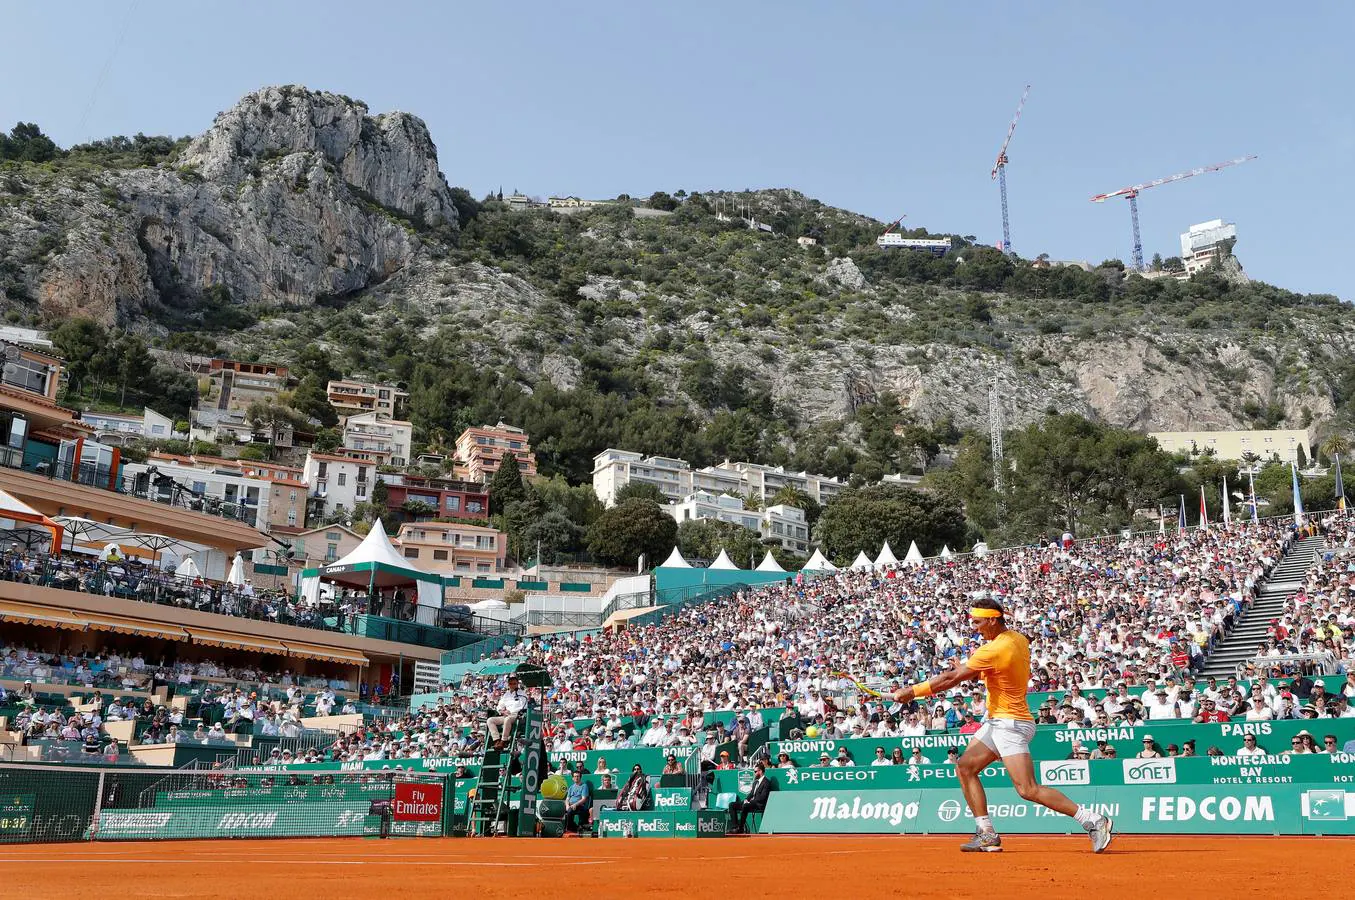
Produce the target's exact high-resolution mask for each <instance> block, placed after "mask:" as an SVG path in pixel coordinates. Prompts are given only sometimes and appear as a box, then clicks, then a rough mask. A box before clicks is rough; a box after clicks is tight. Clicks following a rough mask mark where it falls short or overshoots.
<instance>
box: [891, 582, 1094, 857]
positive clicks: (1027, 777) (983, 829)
mask: <svg viewBox="0 0 1355 900" xmlns="http://www.w3.org/2000/svg"><path fill="white" fill-rule="evenodd" d="M969 616H970V621H971V624H972V625H973V627H974V628H975V629H976V630H977V631H978V632H979V634H981V635H983V638H984V640H985V641H987V643H985V644H984V645H983V646H982V647H980V648H979V649H977V650H975V651H974V653H973V655H972V656H970V657H969V659H967V660H965V661H964V663H957V664H955V665H954V668H952V669H951V670H950V671H949V672H945V673H943V674H941V675H937V676H936V677H935V678H930V679H928V680H927V681H923V682H919V683H918V684H915V685H913V686H911V687H905V688H899V689H898V690H897V691H895V692H894V699H895V700H897V701H899V702H900V703H909V702H911V701H913V700H914V699H916V698H920V697H930V696H931V695H932V694H934V693H939V692H941V691H947V690H950V689H951V688H953V687H955V686H956V685H957V684H959V683H960V682H962V681H973V680H975V679H978V678H982V679H983V683H984V685H985V687H987V689H988V715H987V717H986V718H985V719H984V722H983V725H982V727H980V728H979V730H978V731H976V732H975V733H974V735H973V737H972V739H971V740H970V742H969V747H968V748H966V749H965V752H964V755H963V756H961V757H960V761H959V762H958V763H957V764H956V766H955V774H956V775H958V776H959V778H960V787H961V789H963V791H964V797H965V801H966V802H967V803H968V804H969V809H970V811H971V812H972V813H973V815H974V824H975V826H976V829H977V830H976V832H975V834H974V837H973V838H972V839H971V840H970V841H969V842H968V843H966V844H964V845H962V846H961V847H960V849H961V850H963V851H964V852H966V853H996V852H999V851H1001V850H1002V838H1001V837H1000V836H999V835H998V833H997V832H996V831H994V830H993V820H992V819H991V818H989V816H988V797H987V795H986V794H984V792H983V784H982V783H981V782H980V781H979V773H980V772H982V771H983V770H984V769H985V768H987V767H988V766H989V765H991V764H992V763H993V762H994V761H995V760H997V759H999V758H1000V759H1001V760H1002V764H1003V765H1004V766H1006V767H1007V774H1008V775H1009V776H1011V780H1012V785H1013V786H1014V787H1015V788H1016V792H1017V793H1018V794H1020V795H1021V797H1022V799H1025V800H1029V801H1031V802H1032V803H1038V804H1040V805H1041V806H1047V807H1048V808H1050V809H1052V810H1054V811H1056V812H1061V813H1063V814H1064V815H1066V816H1072V817H1073V818H1074V819H1076V820H1077V822H1078V824H1079V825H1081V826H1082V827H1083V829H1084V830H1085V831H1086V832H1087V834H1089V835H1090V836H1091V839H1092V852H1093V853H1100V852H1101V851H1102V850H1105V849H1106V847H1108V846H1110V841H1111V838H1112V837H1114V831H1113V830H1112V829H1113V823H1112V822H1111V820H1110V819H1109V818H1107V817H1106V816H1103V815H1101V814H1100V813H1097V812H1093V811H1092V810H1090V809H1088V808H1087V807H1085V806H1079V805H1077V804H1076V803H1074V802H1073V801H1072V800H1069V799H1068V798H1067V797H1066V796H1065V795H1064V794H1063V793H1062V792H1060V791H1057V790H1055V789H1054V788H1051V787H1046V786H1044V785H1042V784H1040V783H1039V782H1038V781H1036V780H1035V765H1034V763H1032V762H1031V759H1030V739H1031V738H1032V737H1034V736H1035V718H1034V717H1033V716H1032V715H1031V714H1030V704H1029V703H1027V702H1026V688H1027V686H1028V685H1029V684H1030V641H1028V640H1026V637H1025V635H1023V634H1021V633H1020V632H1019V631H1012V630H1011V629H1010V628H1008V627H1007V620H1006V618H1005V616H1004V615H1003V613H1002V604H1000V603H998V602H997V601H996V600H992V599H989V598H983V599H979V600H975V601H974V603H973V608H971V609H970V610H969Z"/></svg>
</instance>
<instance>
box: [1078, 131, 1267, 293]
mask: <svg viewBox="0 0 1355 900" xmlns="http://www.w3.org/2000/svg"><path fill="white" fill-rule="evenodd" d="M1251 159H1256V157H1255V156H1239V157H1238V158H1237V159H1230V160H1228V161H1227V162H1221V163H1215V164H1214V165H1212V166H1201V167H1200V168H1198V169H1191V170H1190V171H1189V172H1178V173H1176V174H1175V175H1168V176H1167V177H1166V178H1158V179H1157V180H1155V181H1145V182H1144V183H1143V184H1136V185H1133V186H1131V187H1126V188H1120V189H1119V190H1118V191H1111V192H1110V193H1108V194H1097V195H1096V196H1095V197H1092V198H1091V199H1092V202H1093V203H1104V202H1105V201H1107V200H1109V199H1110V198H1112V197H1125V198H1127V199H1128V200H1129V218H1130V219H1131V220H1132V221H1133V223H1134V268H1135V269H1136V270H1138V271H1140V272H1142V271H1143V242H1142V241H1140V240H1139V199H1138V198H1139V191H1146V190H1147V189H1148V188H1150V187H1157V186H1158V185H1160V184H1171V183H1172V182H1173V181H1183V180H1185V179H1187V178H1193V177H1194V176H1196V175H1204V174H1206V173H1208V172H1217V171H1218V170H1219V169H1227V168H1229V167H1230V166H1237V165H1241V164H1242V163H1244V162H1247V161H1248V160H1251Z"/></svg>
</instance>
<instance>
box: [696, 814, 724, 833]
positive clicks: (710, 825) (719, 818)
mask: <svg viewBox="0 0 1355 900" xmlns="http://www.w3.org/2000/svg"><path fill="white" fill-rule="evenodd" d="M728 831H729V815H728V814H727V813H726V812H725V811H724V810H722V809H702V810H698V811H697V813H696V836H697V837H703V838H707V837H724V836H725V834H726V833H728Z"/></svg>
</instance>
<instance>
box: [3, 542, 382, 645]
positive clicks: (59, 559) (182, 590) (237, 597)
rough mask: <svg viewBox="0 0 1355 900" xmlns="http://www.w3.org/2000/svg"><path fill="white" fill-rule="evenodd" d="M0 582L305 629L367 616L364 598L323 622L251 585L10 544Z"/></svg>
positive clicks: (279, 593) (310, 610) (348, 599)
mask: <svg viewBox="0 0 1355 900" xmlns="http://www.w3.org/2000/svg"><path fill="white" fill-rule="evenodd" d="M0 577H3V578H4V580H7V581H18V582H22V583H24V584H34V585H42V586H44V587H52V588H57V589H58V590H65V591H80V592H82V593H87V594H100V595H103V596H112V597H122V598H124V599H128V600H140V601H143V602H146V603H159V604H163V605H166V606H175V607H178V608H180V609H193V610H198V611H200V612H210V613H218V614H220V615H227V616H241V617H244V618H248V619H257V620H263V621H269V622H278V623H281V624H284V625H298V626H301V627H304V628H320V629H329V630H340V631H341V630H343V624H342V623H343V621H344V620H345V619H346V618H350V617H351V615H353V614H356V613H358V612H362V611H365V610H364V609H363V607H362V604H363V603H364V602H365V598H364V597H360V596H345V598H344V602H343V604H342V605H341V608H340V610H339V611H341V612H342V613H344V615H343V616H340V617H339V618H337V619H335V620H334V621H333V622H332V623H327V622H326V617H325V616H324V614H323V611H322V610H321V609H320V608H318V607H315V606H312V605H310V604H307V603H303V602H300V601H298V600H297V599H296V598H294V597H292V596H291V595H290V594H289V593H288V592H287V591H286V590H283V589H270V590H265V589H256V588H255V586H254V585H253V583H251V582H249V581H246V582H245V583H244V584H241V585H233V584H228V583H226V582H220V581H210V580H208V579H205V578H202V577H201V576H198V577H193V578H188V577H184V576H180V575H177V574H175V573H174V572H171V571H167V570H164V569H160V568H156V567H154V566H151V565H148V564H146V563H144V562H142V561H140V560H134V559H131V558H128V557H120V558H113V559H105V560H99V559H93V558H90V557H85V556H79V555H74V554H66V555H63V556H52V555H49V554H46V553H37V552H33V551H27V550H24V549H23V548H21V547H20V546H19V545H17V544H12V545H10V547H9V548H8V549H7V550H6V551H5V552H4V554H3V557H2V558H0ZM334 611H335V610H331V612H334Z"/></svg>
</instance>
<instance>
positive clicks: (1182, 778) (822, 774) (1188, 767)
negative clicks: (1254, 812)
mask: <svg viewBox="0 0 1355 900" xmlns="http://www.w3.org/2000/svg"><path fill="white" fill-rule="evenodd" d="M873 753H874V750H873V748H872V754H873ZM1036 772H1037V774H1038V776H1039V779H1040V783H1041V784H1047V785H1050V786H1052V787H1061V786H1065V785H1076V784H1092V785H1136V784H1200V785H1223V784H1233V785H1246V784H1322V783H1324V782H1325V783H1332V784H1350V785H1352V786H1355V754H1350V753H1333V754H1330V755H1328V754H1325V753H1312V754H1300V755H1297V756H1284V755H1266V756H1252V757H1247V756H1195V757H1161V758H1155V759H1134V758H1132V757H1130V758H1125V759H1092V760H1070V759H1062V758H1060V759H1053V760H1051V759H1042V760H1040V761H1039V762H1038V764H1037V767H1036ZM715 774H716V785H717V787H718V789H719V791H720V792H723V791H733V790H735V789H736V786H735V782H734V779H733V778H732V777H731V776H727V775H726V773H724V772H716V773H715ZM1006 774H1007V770H1006V769H1005V768H1003V766H1002V764H1001V763H994V764H993V765H991V766H989V767H988V768H986V769H984V770H983V775H984V777H986V778H999V779H1001V778H1005V777H1006ZM768 775H769V776H770V777H771V778H772V780H773V781H775V782H776V783H777V786H778V787H779V788H780V789H781V790H818V789H823V788H828V789H831V790H840V789H847V788H861V789H864V790H886V789H888V788H892V787H901V788H906V787H923V788H925V787H945V786H949V785H958V784H959V781H958V779H957V778H956V776H955V767H954V766H953V765H950V764H949V763H932V764H928V765H901V766H846V767H843V768H831V767H830V768H819V767H817V766H811V767H807V768H800V769H769V770H768ZM748 786H749V787H750V786H751V784H750V785H748ZM737 788H738V790H739V791H740V792H741V793H746V792H747V787H745V786H744V785H743V784H741V783H740V784H738V785H737Z"/></svg>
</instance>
